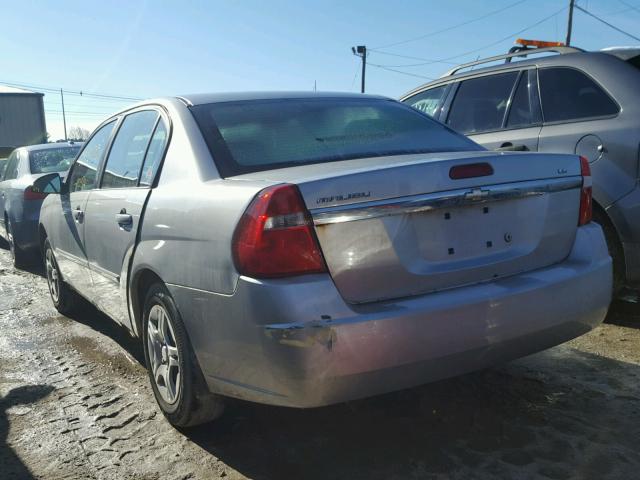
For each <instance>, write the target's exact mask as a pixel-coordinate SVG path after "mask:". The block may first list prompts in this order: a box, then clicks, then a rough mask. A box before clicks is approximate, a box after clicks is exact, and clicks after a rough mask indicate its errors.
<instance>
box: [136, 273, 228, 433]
mask: <svg viewBox="0 0 640 480" xmlns="http://www.w3.org/2000/svg"><path fill="white" fill-rule="evenodd" d="M143 344H144V357H145V362H146V364H147V371H148V373H149V379H150V381H151V387H152V388H153V394H154V396H155V398H156V401H157V403H158V406H159V407H160V410H161V411H162V413H163V414H164V416H165V417H166V418H167V420H169V423H171V424H172V425H174V426H176V427H190V426H194V425H199V424H201V423H206V422H208V421H211V420H213V419H215V418H216V417H218V416H220V415H221V414H222V409H223V405H222V399H221V398H220V397H219V396H217V395H213V394H211V393H209V391H208V389H207V387H206V384H205V382H204V378H203V377H202V372H201V371H200V368H199V366H198V363H197V361H196V358H195V355H194V353H193V350H192V348H191V345H190V342H189V339H188V338H187V334H186V330H185V328H184V325H183V323H182V319H181V317H180V314H179V312H178V309H177V307H176V305H175V303H174V301H173V298H172V297H171V295H170V294H169V291H168V290H167V288H166V287H165V286H164V285H163V284H162V283H156V284H154V285H152V286H151V288H149V291H148V292H147V297H146V300H145V306H144V317H143Z"/></svg>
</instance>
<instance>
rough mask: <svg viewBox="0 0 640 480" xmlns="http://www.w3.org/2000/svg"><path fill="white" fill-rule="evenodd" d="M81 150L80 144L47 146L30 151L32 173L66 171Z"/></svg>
mask: <svg viewBox="0 0 640 480" xmlns="http://www.w3.org/2000/svg"><path fill="white" fill-rule="evenodd" d="M79 151H80V146H79V145H78V146H75V147H60V148H47V149H46V150H35V151H31V152H29V166H30V167H31V173H52V172H65V171H67V170H69V167H70V166H71V163H73V160H74V158H76V155H77V154H78V152H79Z"/></svg>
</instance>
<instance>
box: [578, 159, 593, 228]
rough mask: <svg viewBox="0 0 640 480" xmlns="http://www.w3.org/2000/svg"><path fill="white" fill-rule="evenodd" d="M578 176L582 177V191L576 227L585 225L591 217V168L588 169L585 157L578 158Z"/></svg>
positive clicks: (587, 161)
mask: <svg viewBox="0 0 640 480" xmlns="http://www.w3.org/2000/svg"><path fill="white" fill-rule="evenodd" d="M580 174H581V175H582V190H581V191H580V214H579V215H578V226H580V225H586V224H587V223H589V222H590V221H591V218H592V217H593V200H592V183H591V168H590V167H589V160H587V159H586V158H585V157H580Z"/></svg>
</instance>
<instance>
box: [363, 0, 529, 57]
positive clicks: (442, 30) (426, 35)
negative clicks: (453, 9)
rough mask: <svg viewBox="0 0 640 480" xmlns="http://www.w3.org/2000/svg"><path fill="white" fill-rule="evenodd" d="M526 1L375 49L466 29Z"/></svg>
mask: <svg viewBox="0 0 640 480" xmlns="http://www.w3.org/2000/svg"><path fill="white" fill-rule="evenodd" d="M525 1H526V0H518V1H517V2H514V3H512V4H509V5H507V6H506V7H502V8H499V9H498V10H493V11H491V12H489V13H485V14H484V15H482V16H480V17H477V18H473V19H471V20H467V21H466V22H462V23H458V24H456V25H451V26H450V27H446V28H443V29H441V30H436V31H435V32H431V33H427V34H424V35H419V36H417V37H413V38H409V39H407V40H402V41H400V42H395V43H389V44H387V45H382V46H380V47H375V49H378V48H389V47H395V46H398V45H404V44H406V43H410V42H415V41H417V40H422V39H423V38H428V37H432V36H434V35H438V34H440V33H444V32H448V31H450V30H454V29H456V28H460V27H464V26H465V25H469V24H471V23H475V22H479V21H480V20H484V19H485V18H488V17H491V16H493V15H496V14H498V13H502V12H504V11H505V10H508V9H510V8H513V7H515V6H516V5H520V4H521V3H524V2H525Z"/></svg>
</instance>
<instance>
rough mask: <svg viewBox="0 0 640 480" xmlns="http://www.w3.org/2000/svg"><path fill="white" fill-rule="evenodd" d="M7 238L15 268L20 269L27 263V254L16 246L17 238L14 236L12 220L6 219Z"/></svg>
mask: <svg viewBox="0 0 640 480" xmlns="http://www.w3.org/2000/svg"><path fill="white" fill-rule="evenodd" d="M4 224H5V227H6V233H7V235H6V238H7V243H8V244H9V251H10V252H11V259H12V260H13V266H14V267H16V268H20V267H22V266H24V265H26V263H27V254H26V253H25V252H24V251H23V250H22V249H21V248H20V247H19V246H18V245H17V244H16V241H15V237H14V236H13V226H12V225H11V220H9V219H8V218H7V219H5V223H4Z"/></svg>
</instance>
